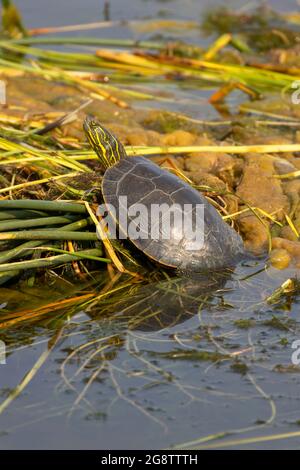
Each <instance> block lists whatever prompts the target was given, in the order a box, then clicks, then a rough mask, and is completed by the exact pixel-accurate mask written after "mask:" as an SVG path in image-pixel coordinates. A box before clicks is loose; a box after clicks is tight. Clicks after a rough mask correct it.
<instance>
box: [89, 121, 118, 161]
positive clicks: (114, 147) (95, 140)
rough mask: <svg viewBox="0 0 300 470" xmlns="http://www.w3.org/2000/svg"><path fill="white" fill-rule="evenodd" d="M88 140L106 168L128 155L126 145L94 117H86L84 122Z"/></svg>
mask: <svg viewBox="0 0 300 470" xmlns="http://www.w3.org/2000/svg"><path fill="white" fill-rule="evenodd" d="M83 129H84V132H85V134H86V136H87V138H88V141H89V143H90V145H91V147H92V149H93V150H94V152H96V154H97V155H98V157H99V158H100V160H101V163H102V165H103V166H104V167H105V168H109V167H110V166H113V165H115V163H117V162H118V161H119V160H120V159H121V158H123V157H126V152H125V148H124V146H123V145H122V144H121V142H120V141H119V140H118V139H117V138H116V137H115V136H114V135H113V134H112V133H111V132H109V131H108V130H107V129H105V127H103V126H102V125H101V124H100V122H98V121H97V120H96V119H94V118H92V117H89V116H88V117H86V118H85V120H84V123H83Z"/></svg>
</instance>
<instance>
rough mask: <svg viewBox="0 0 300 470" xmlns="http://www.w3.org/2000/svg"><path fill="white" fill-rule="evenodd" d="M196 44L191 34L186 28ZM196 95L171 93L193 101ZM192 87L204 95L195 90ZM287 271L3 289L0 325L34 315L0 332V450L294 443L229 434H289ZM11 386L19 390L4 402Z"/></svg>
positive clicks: (58, 8)
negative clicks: (2, 356) (1, 348)
mask: <svg viewBox="0 0 300 470" xmlns="http://www.w3.org/2000/svg"><path fill="white" fill-rule="evenodd" d="M16 3H19V5H20V8H21V10H22V12H23V14H24V19H25V22H26V24H27V25H28V26H30V27H37V26H49V25H62V24H71V23H83V22H89V21H96V20H97V19H99V20H101V19H102V12H101V7H100V6H99V3H101V2H98V1H96V0H90V1H87V2H84V4H83V3H82V2H79V1H78V2H77V1H74V2H72V7H70V2H69V1H66V0H65V1H59V2H51V7H50V6H49V2H45V1H40V2H36V1H34V0H30V1H27V2H26V4H25V3H24V2H21V1H20V2H16ZM214 3H217V2H214ZM219 3H221V2H219ZM233 3H234V2H233ZM237 3H238V4H239V5H240V6H242V5H243V4H244V2H235V4H237ZM280 3H281V2H278V1H274V2H271V4H272V5H275V6H277V7H279V8H280ZM208 4H209V2H208V1H203V2H197V1H196V0H194V1H192V0H186V1H182V0H181V1H168V2H167V1H161V2H159V1H146V0H144V1H143V0H135V1H130V2H128V1H112V2H111V18H112V19H113V20H117V19H135V18H144V17H148V16H157V15H158V14H159V15H160V16H164V15H172V16H173V17H179V18H186V19H191V18H195V16H196V17H200V14H201V11H202V10H203V9H204V8H205V7H206V6H207V5H208ZM295 5H296V4H295V3H294V2H292V1H290V2H286V3H285V5H284V7H285V8H286V9H293V8H294V7H295ZM162 10H164V12H163V11H162ZM88 34H91V35H92V34H96V33H95V32H93V33H92V32H89V33H88ZM97 34H99V32H98V33H97ZM130 34H132V35H133V34H135V36H136V35H137V33H133V32H132V31H130V30H128V28H126V27H125V26H124V28H123V29H122V28H121V29H118V30H117V31H116V30H114V29H113V28H112V29H109V30H106V29H105V30H102V31H101V35H105V36H111V37H116V35H119V36H121V37H128V36H129V35H130ZM193 40H198V41H200V40H201V38H200V36H199V37H198V36H197V35H196V34H195V33H193ZM193 93H195V91H191V92H189V91H186V90H185V91H184V92H182V95H180V96H181V98H182V99H183V97H185V98H187V97H189V98H190V100H192V98H193ZM201 93H202V92H201ZM201 97H202V98H203V103H204V102H205V101H204V100H205V92H203V94H201ZM189 109H191V108H189ZM180 110H181V111H182V108H180ZM207 110H208V105H207V104H205V106H204V107H203V108H201V109H197V116H198V117H199V116H200V117H201V116H202V118H205V119H207ZM209 111H210V113H211V115H213V113H215V111H214V110H213V109H210V110H209ZM297 276H298V272H297V271H295V270H285V271H278V270H275V269H273V268H268V267H267V266H266V264H265V261H264V260H260V261H257V262H254V261H251V263H250V262H249V263H244V264H241V265H239V266H238V267H237V268H236V269H235V271H234V272H228V273H222V274H219V275H216V274H215V275H207V276H202V277H201V278H197V279H188V278H184V279H180V278H179V279H167V278H163V277H162V276H161V277H160V278H159V279H158V278H157V279H154V278H153V280H151V281H150V282H149V283H147V284H146V283H140V284H132V282H130V281H129V280H128V278H125V279H123V278H118V279H115V282H111V281H109V280H108V279H106V278H105V277H104V274H99V275H98V277H97V278H95V279H93V280H91V281H90V283H87V285H78V286H76V285H75V286H74V285H73V286H71V285H69V284H68V283H67V282H65V281H62V280H59V279H58V280H56V282H55V283H53V284H52V285H49V286H45V285H44V286H36V287H33V288H28V287H26V288H25V287H23V288H22V287H21V289H20V290H18V291H15V290H14V287H13V286H11V287H10V288H2V289H1V294H0V295H1V297H0V308H1V316H2V321H3V319H4V318H5V315H8V314H9V313H10V312H13V311H16V312H23V315H24V313H25V314H26V315H31V318H30V319H28V321H27V322H26V323H22V324H21V323H20V324H19V323H18V320H17V317H15V322H14V323H13V324H11V325H8V326H10V328H8V329H7V333H6V334H5V335H4V336H3V337H1V339H2V340H3V341H5V343H6V353H7V356H6V364H5V365H4V364H0V411H1V414H0V448H2V449H16V448H24V449H28V448H35V449H40V448H61V449H65V448H68V449H81V448H82V449H91V448H95V449H107V448H109V449H116V448H128V449H136V448H148V449H149V448H166V447H173V446H179V447H181V448H193V447H199V446H201V445H202V446H203V445H215V446H217V447H218V448H223V447H225V446H226V445H230V446H232V447H234V448H237V447H238V448H244V447H251V446H252V447H255V448H291V447H293V448H296V447H299V439H300V437H294V438H291V439H286V440H284V439H280V440H273V441H272V440H267V441H266V442H259V440H256V442H255V443H254V444H251V443H245V444H243V445H241V444H239V445H237V443H236V442H235V441H236V440H238V439H248V438H252V437H256V439H257V438H258V437H264V436H265V437H266V436H273V437H276V435H280V434H284V433H291V432H297V431H299V423H300V411H299V398H300V395H299V386H300V374H299V372H300V368H299V366H298V364H297V359H298V356H297V354H294V356H293V353H295V352H296V350H295V349H293V348H292V345H293V343H294V342H295V341H296V340H300V323H299V294H298V292H299V286H298V282H297ZM288 279H291V281H290V283H289V284H288V286H287V287H286V288H285V289H284V288H281V286H282V285H283V283H284V282H286V281H287V280H288ZM108 290H110V291H113V292H114V293H113V294H111V295H110V296H107V295H106V292H107V291H108ZM75 295H76V296H77V299H76V301H74V302H73V303H72V298H73V299H74V296H75ZM78 296H81V298H80V299H78ZM65 298H68V299H69V301H68V302H69V303H66V302H65V301H64V300H63V299H65ZM70 299H71V300H70ZM49 302H51V303H52V307H50V308H49ZM64 302H65V303H64ZM45 304H48V307H47V311H45V314H44V315H43V314H41V308H42V306H43V305H45ZM38 311H39V312H40V315H39V316H37V317H36V318H35V316H34V315H35V313H36V312H38ZM18 384H21V387H23V388H24V390H23V391H22V393H20V395H19V396H18V397H16V398H15V400H14V401H13V402H12V403H11V404H9V403H8V402H6V401H5V399H6V398H7V397H8V396H9V392H10V391H11V390H12V389H14V388H15V387H16V386H17V385H18ZM1 403H2V405H1ZM216 435H220V438H219V439H216Z"/></svg>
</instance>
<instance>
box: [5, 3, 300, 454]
mask: <svg viewBox="0 0 300 470" xmlns="http://www.w3.org/2000/svg"><path fill="white" fill-rule="evenodd" d="M2 3H3V5H4V10H3V15H4V16H3V23H2V35H1V39H0V78H1V80H2V81H4V82H5V83H6V98H7V103H6V104H5V105H3V106H1V110H0V285H1V288H0V339H1V340H2V341H4V343H5V345H6V354H7V360H9V361H11V364H12V365H13V366H14V365H16V364H18V367H19V368H20V369H18V370H20V371H21V372H20V374H19V375H16V377H14V378H13V380H11V381H10V382H9V384H8V383H7V384H4V385H5V386H3V387H2V384H1V389H0V395H1V402H0V444H1V442H4V441H1V440H2V439H8V440H9V439H10V436H11V435H14V433H18V432H23V429H24V428H23V427H22V426H25V428H26V426H28V427H29V428H30V426H32V416H33V413H34V415H35V416H34V419H36V420H37V421H39V420H41V421H42V422H43V423H45V422H46V420H48V419H51V420H54V422H55V426H57V428H55V429H58V428H59V429H64V423H65V420H66V419H68V423H71V424H70V428H72V429H75V427H77V426H78V419H80V428H81V429H82V433H85V432H86V433H87V436H88V439H89V445H91V446H95V447H96V446H98V447H99V442H98V441H96V439H97V438H98V434H97V433H96V432H94V431H95V428H94V427H93V426H94V424H95V423H96V425H97V429H102V428H101V426H105V425H106V424H107V423H108V422H109V423H110V424H111V428H110V426H107V427H106V432H105V433H103V442H102V444H101V445H103V446H105V445H106V444H107V442H108V441H109V440H110V443H111V442H112V439H115V436H118V437H117V439H120V435H121V434H122V438H123V439H124V445H125V446H126V445H130V443H129V442H128V439H129V437H128V436H127V434H129V433H127V432H126V433H124V429H123V428H122V426H120V424H119V423H120V419H121V418H120V417H122V416H124V414H125V412H126V430H127V427H128V423H131V422H132V423H133V427H134V429H135V433H134V437H135V439H136V442H137V446H138V447H142V445H143V444H144V443H145V440H147V444H149V445H151V446H153V447H155V445H161V446H165V447H170V446H173V447H172V448H175V449H176V448H180V449H184V448H188V449H193V448H214V447H217V448H222V447H224V448H226V447H235V448H238V447H239V446H242V445H247V446H248V445H249V446H250V445H255V446H256V447H258V448H259V447H260V446H263V445H265V444H266V443H272V442H276V443H277V444H279V443H280V445H284V444H282V443H283V442H290V443H291V444H290V445H295V446H296V444H297V441H296V439H299V430H297V428H295V423H297V422H298V421H299V411H298V408H299V406H298V401H299V400H298V394H297V392H296V390H297V389H298V387H299V365H297V364H294V363H292V354H293V351H294V350H293V346H292V345H293V344H294V341H295V340H297V339H298V338H299V335H300V330H299V314H298V310H299V309H298V303H299V281H298V277H299V272H298V269H299V263H300V261H299V260H300V248H299V245H300V244H299V233H300V212H299V207H300V206H299V202H300V201H299V194H300V186H299V171H300V164H299V161H298V160H299V152H300V143H299V126H300V124H299V110H298V105H297V104H295V103H292V102H291V99H292V97H293V93H294V92H295V91H297V89H295V88H293V84H294V83H295V81H297V80H298V79H299V78H300V72H299V71H300V65H299V57H298V55H299V54H298V49H297V41H298V39H297V38H298V36H299V34H300V33H299V24H298V23H299V22H298V18H297V16H296V15H292V14H290V15H288V14H284V15H283V14H278V13H274V12H272V11H269V10H263V13H264V14H263V15H262V10H257V11H254V12H253V13H251V12H249V13H248V12H247V13H243V12H235V13H232V12H231V11H230V10H228V9H227V8H226V9H224V8H223V9H222V11H221V13H222V14H220V11H219V12H210V13H208V14H207V15H206V18H205V25H204V26H205V28H204V29H205V31H206V33H207V34H211V36H210V42H209V44H208V46H207V47H206V48H205V47H203V45H202V42H201V40H199V36H195V35H198V34H200V32H201V31H203V25H202V29H201V24H200V23H201V22H200V19H199V21H193V22H186V21H180V20H176V21H169V20H161V19H160V20H159V21H156V20H154V21H152V20H151V21H149V20H140V21H129V22H127V23H126V27H128V28H130V29H131V30H134V32H135V37H137V38H140V37H142V38H143V39H142V40H139V39H137V40H133V39H118V38H107V37H105V35H102V36H103V37H99V34H98V35H97V33H99V30H100V31H102V30H104V29H105V28H106V27H108V25H107V24H105V22H100V23H96V24H90V25H69V26H65V27H54V28H51V27H49V28H41V29H39V28H36V29H35V30H30V29H28V28H25V26H24V25H23V22H22V20H21V18H20V16H19V15H18V12H17V11H16V10H15V9H14V7H13V5H12V2H7V1H4V2H2ZM112 24H113V25H114V26H120V22H118V21H117V22H112ZM123 26H124V25H123ZM162 27H163V28H164V29H165V32H166V33H165V35H164V34H160V35H158V34H156V33H161V28H162ZM93 28H98V30H96V31H97V33H95V36H94V37H93V36H91V37H87V36H85V35H84V33H83V32H84V31H85V30H86V29H89V30H92V29H93ZM72 31H73V32H75V31H76V32H78V31H81V33H80V36H71V35H69V33H72ZM262 31H263V37H262ZM49 33H51V36H50V35H48V34H49ZM61 33H64V35H62V36H61V35H60V34H61ZM65 33H67V34H65ZM190 33H191V34H193V40H191V41H189V34H190ZM182 37H184V38H185V39H184V40H182ZM195 38H196V40H195ZM87 114H91V115H93V116H95V117H96V118H98V119H100V120H101V122H103V123H104V125H107V126H108V127H109V128H110V129H112V131H113V132H114V133H115V135H116V136H118V138H119V139H120V141H121V142H122V143H123V144H124V146H125V149H126V152H127V154H128V155H129V156H132V155H137V156H138V155H144V156H146V157H147V158H150V159H152V160H153V161H155V162H156V163H158V164H160V165H161V166H162V167H163V168H166V169H168V170H169V171H170V172H173V173H175V174H176V175H177V176H179V177H181V178H183V179H184V180H185V181H187V182H188V183H189V184H191V185H192V186H193V187H194V188H196V189H197V190H199V191H201V193H203V194H204V195H205V196H206V197H207V198H208V199H209V201H210V202H211V203H212V204H213V205H214V207H216V209H217V210H218V211H219V213H220V214H221V216H222V217H223V219H224V221H225V222H226V223H228V224H230V225H231V226H232V227H234V228H235V229H236V230H238V231H239V232H240V234H242V236H243V237H244V240H245V242H246V245H247V247H248V249H249V250H251V251H252V252H253V253H255V256H254V257H253V259H250V260H247V261H244V262H243V263H242V264H239V265H238V266H237V268H236V269H235V270H234V271H232V270H231V269H230V270H229V269H228V270H225V271H222V272H214V273H202V275H201V276H200V277H198V278H197V279H195V278H192V277H189V276H184V277H177V276H176V275H174V273H173V272H167V271H165V270H164V269H162V268H161V267H159V266H157V265H155V264H153V263H152V262H150V261H149V260H147V258H146V257H144V256H143V255H142V253H140V252H137V250H135V249H134V247H133V246H131V245H130V244H129V243H127V242H126V241H124V242H123V241H119V240H114V241H110V242H109V243H108V242H107V240H106V239H105V237H104V236H102V237H101V236H100V239H99V237H97V235H96V229H97V228H99V219H98V217H97V206H98V205H99V203H100V202H102V195H101V189H100V188H101V182H102V176H103V167H102V166H101V162H100V161H99V159H98V158H97V156H96V154H94V153H93V152H92V151H91V149H90V148H89V145H88V143H87V141H86V139H85V137H84V134H83V131H82V122H83V119H84V117H85V115H87ZM98 233H99V232H98ZM100 233H101V232H100ZM102 235H104V234H102ZM269 252H270V253H269ZM257 254H259V255H260V256H257ZM269 254H270V256H269ZM24 358H25V359H24ZM39 387H41V390H42V393H41V390H40V388H39ZM28 390H30V394H27V391H28ZM45 390H46V392H45ZM44 397H47V400H46V399H45V398H44ZM32 410H34V411H32ZM12 416H13V418H14V419H11V417H12ZM127 416H128V418H127ZM220 419H222V421H220ZM14 420H15V421H14ZM15 423H17V424H15ZM74 423H75V424H74ZM116 423H117V424H116ZM207 423H209V426H208V425H207ZM291 423H292V424H291ZM279 426H280V427H281V428H280V430H279ZM292 426H294V427H292ZM18 429H20V431H18ZM110 429H111V431H110ZM140 429H143V430H145V429H146V430H147V433H149V434H144V433H140ZM91 430H92V431H91ZM281 431H282V432H281ZM110 432H111V433H112V434H110ZM2 433H3V434H2ZM112 436H113V438H112ZM58 437H59V433H58ZM54 439H55V436H54ZM295 443H296V444H295ZM122 444H123V442H122ZM277 444H276V445H277ZM270 445H271V444H270ZM107 446H108V445H107Z"/></svg>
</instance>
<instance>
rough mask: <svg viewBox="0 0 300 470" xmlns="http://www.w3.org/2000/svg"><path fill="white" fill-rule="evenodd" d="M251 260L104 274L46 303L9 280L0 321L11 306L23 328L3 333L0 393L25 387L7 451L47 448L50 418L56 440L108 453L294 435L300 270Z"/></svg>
mask: <svg viewBox="0 0 300 470" xmlns="http://www.w3.org/2000/svg"><path fill="white" fill-rule="evenodd" d="M252 264H253V265H252V266H251V263H250V265H248V266H244V267H243V266H239V267H237V269H236V270H235V272H226V273H214V274H210V275H209V276H208V275H203V276H199V277H197V278H188V277H184V278H167V277H165V278H164V279H163V280H160V281H156V282H154V281H150V282H149V283H148V284H147V285H145V284H133V283H132V281H131V280H128V278H125V279H124V280H123V277H121V278H119V279H117V280H116V282H115V283H112V282H111V281H110V280H107V279H102V278H96V279H94V280H93V281H92V282H91V283H90V284H86V285H84V284H82V285H81V286H80V289H81V290H79V287H78V286H70V290H69V291H67V289H66V285H65V284H63V285H60V284H59V281H57V284H56V286H51V289H50V290H51V292H52V293H53V297H52V298H50V291H49V298H45V296H43V299H42V298H41V297H42V296H41V293H40V294H39V290H38V289H37V288H32V289H28V290H27V292H26V293H25V292H22V295H20V296H19V298H18V294H17V293H16V291H13V290H12V289H8V288H7V289H1V291H0V293H2V296H1V304H2V315H1V318H0V320H1V321H3V322H4V320H5V321H8V320H7V319H8V317H9V311H10V309H11V311H12V312H14V317H13V320H14V321H16V323H14V324H11V325H10V327H9V328H7V329H6V330H2V331H3V332H4V333H3V336H1V339H2V340H4V341H5V343H6V345H7V354H8V356H7V366H5V368H3V369H1V375H0V395H1V397H0V398H1V400H0V401H1V402H2V403H3V401H4V400H5V399H7V397H8V396H10V394H11V390H12V389H14V387H16V385H17V384H18V383H19V384H20V383H21V384H22V386H23V385H24V377H25V378H26V380H27V383H26V384H25V385H26V386H25V387H24V388H23V389H22V393H20V394H19V396H17V397H14V400H12V401H11V402H10V404H9V406H6V407H5V409H2V408H1V403H0V411H1V409H2V412H1V413H0V446H1V447H5V448H11V447H13V446H14V445H15V442H16V441H17V442H22V445H23V446H24V447H25V448H26V445H27V447H30V443H29V442H27V444H26V439H27V435H28V436H29V435H30V436H34V442H35V444H34V445H35V446H36V447H37V448H41V447H43V439H42V436H41V434H40V429H41V427H42V428H43V429H47V432H49V433H51V436H53V437H52V438H51V439H52V441H51V442H52V444H51V445H53V447H54V448H55V447H62V448H64V447H70V448H73V447H76V445H77V446H78V445H79V446H81V447H84V448H111V449H113V448H118V447H123V446H124V447H125V448H143V447H147V448H149V447H166V446H170V445H171V444H176V443H180V442H183V441H193V440H194V439H196V444H195V445H196V446H198V445H201V439H202V438H203V439H204V438H205V439H208V440H209V441H210V440H212V442H214V440H213V437H212V436H213V435H214V434H216V433H220V434H221V435H222V433H224V437H226V435H227V433H228V432H230V433H231V434H232V433H233V434H237V437H248V436H249V433H250V435H261V434H262V433H265V434H272V433H274V432H277V431H276V429H277V428H276V426H278V425H280V426H281V428H280V429H281V430H282V432H290V431H292V430H293V424H292V423H296V422H297V421H298V419H299V415H298V397H299V393H298V388H299V385H300V378H299V377H300V375H299V374H297V373H296V372H298V369H299V367H297V366H294V365H293V364H292V363H291V354H292V352H293V351H292V349H291V344H292V343H293V341H294V340H295V339H299V337H300V329H299V322H298V321H297V318H298V313H297V312H298V307H297V302H298V286H297V282H296V281H293V280H292V281H291V284H289V288H288V289H282V287H280V286H282V284H283V283H284V281H286V280H287V277H289V278H291V279H294V278H295V276H296V274H297V273H296V272H294V271H290V272H288V271H284V272H280V271H276V270H274V269H267V270H266V269H264V264H263V263H261V265H258V266H255V263H252ZM285 285H286V284H285ZM95 286H99V287H98V288H95ZM74 293H76V295H74ZM22 299H23V303H22ZM24 299H26V302H27V303H26V304H24ZM49 302H50V305H51V308H49ZM30 305H32V307H30ZM45 305H47V307H48V310H47V309H46V307H45ZM21 310H23V317H24V312H27V313H26V318H27V320H26V321H22V322H20V321H17V320H18V318H19V317H18V315H17V313H18V311H19V312H20V311H21ZM14 392H15V390H14ZM273 427H274V428H273ZM24 428H25V429H27V430H29V431H30V432H29V433H24ZM78 429H80V436H79V437H80V438H79V441H76V436H77V433H78ZM141 429H143V433H141ZM1 433H2V434H1ZM251 433H252V434H251ZM253 433H254V434H253ZM208 435H211V437H207V436H208ZM199 438H200V440H199ZM30 442H31V445H32V437H31V438H30ZM78 442H79V444H78ZM217 445H219V441H218V442H217ZM187 446H188V447H189V446H191V444H187ZM50 447H51V446H50Z"/></svg>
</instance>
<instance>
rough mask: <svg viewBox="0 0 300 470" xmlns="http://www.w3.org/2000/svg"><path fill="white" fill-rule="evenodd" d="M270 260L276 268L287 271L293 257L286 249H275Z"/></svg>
mask: <svg viewBox="0 0 300 470" xmlns="http://www.w3.org/2000/svg"><path fill="white" fill-rule="evenodd" d="M269 260H270V263H271V265H272V266H273V267H274V268H277V269H285V268H287V267H288V266H289V264H290V262H291V256H290V254H289V252H288V251H287V250H285V249H284V248H275V249H274V250H272V251H271V253H270V258H269Z"/></svg>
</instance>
